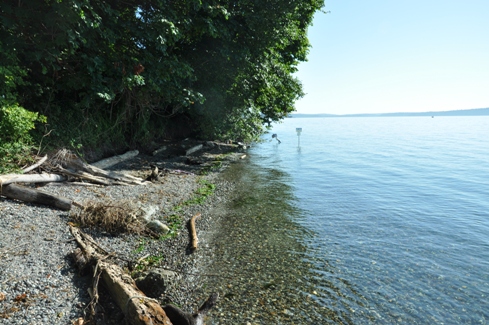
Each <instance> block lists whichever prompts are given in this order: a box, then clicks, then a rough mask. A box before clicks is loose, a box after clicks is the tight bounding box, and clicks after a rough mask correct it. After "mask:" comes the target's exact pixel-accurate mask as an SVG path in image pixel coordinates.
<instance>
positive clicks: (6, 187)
mask: <svg viewBox="0 0 489 325" xmlns="http://www.w3.org/2000/svg"><path fill="white" fill-rule="evenodd" d="M133 156H134V152H132V153H131V155H128V156H127V157H129V158H131V157H133ZM41 165H42V169H43V170H44V171H47V173H46V172H43V173H41V174H7V175H0V195H2V196H5V197H7V198H9V199H15V200H21V201H24V202H30V203H37V204H45V205H48V206H52V207H55V208H57V209H61V210H64V211H67V210H70V209H71V207H72V205H75V206H76V205H79V204H76V202H72V201H71V200H69V199H67V198H62V197H58V196H55V195H52V194H49V193H47V192H45V191H40V190H38V189H35V188H31V187H26V186H21V185H17V183H23V184H39V183H50V182H67V181H74V180H82V181H84V182H89V183H90V184H100V185H144V184H146V182H145V181H144V180H143V179H141V178H138V177H134V176H131V175H127V174H123V173H118V172H114V171H106V170H103V169H101V168H98V167H95V166H93V165H90V164H87V163H86V162H84V161H83V160H82V159H81V158H80V157H78V156H77V155H75V154H73V153H71V152H70V151H68V150H66V149H62V150H60V151H58V152H57V153H56V154H55V155H53V157H51V158H50V159H48V157H47V156H45V157H43V158H41V159H40V160H39V161H38V162H37V163H36V164H34V165H32V166H30V167H28V168H25V169H23V172H24V173H27V172H31V171H33V170H34V169H36V168H41Z"/></svg>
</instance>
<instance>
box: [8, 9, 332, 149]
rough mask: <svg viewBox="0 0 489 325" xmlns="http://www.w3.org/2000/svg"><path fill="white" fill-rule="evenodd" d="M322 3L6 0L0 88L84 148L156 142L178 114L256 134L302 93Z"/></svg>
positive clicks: (242, 134) (219, 128)
mask: <svg viewBox="0 0 489 325" xmlns="http://www.w3.org/2000/svg"><path fill="white" fill-rule="evenodd" d="M322 5H323V0H306V1H298V0H293V1H284V0H267V1H263V0H238V1H234V2H229V1H223V0H186V1H163V0H151V1H133V0H128V1H116V0H108V1H88V0H71V1H58V0H45V1H38V0H23V1H20V2H19V1H14V0H5V1H2V2H1V3H0V22H1V23H0V40H1V41H0V94H2V95H0V96H3V97H2V99H3V100H9V101H11V102H15V103H19V105H21V106H23V107H28V108H29V110H31V111H34V112H38V113H39V114H42V115H46V116H48V117H49V121H50V122H51V125H50V128H52V129H54V130H55V132H54V133H53V136H52V137H51V138H50V141H51V142H56V141H60V142H64V143H65V144H67V143H69V142H70V141H71V140H72V139H74V140H75V142H76V143H79V144H82V145H83V146H84V148H88V147H96V146H100V145H101V144H106V143H107V142H109V143H119V144H122V145H123V146H129V145H132V144H135V143H144V142H147V141H148V140H149V139H152V138H154V137H158V136H163V133H164V131H165V129H164V128H165V126H166V125H168V124H170V123H172V118H173V117H177V116H185V117H186V118H187V120H188V121H189V125H195V124H197V125H198V127H199V128H198V130H197V131H198V132H199V133H200V135H201V136H202V137H208V138H232V139H238V138H239V139H242V140H253V139H256V138H257V137H258V136H259V135H260V134H261V133H262V132H263V131H264V130H265V128H266V127H264V125H265V126H266V125H267V124H268V123H270V122H272V121H277V120H280V119H282V118H284V117H285V116H287V114H289V113H290V112H292V111H293V110H294V107H293V105H294V101H295V100H297V98H299V97H301V96H302V95H303V94H302V90H301V85H300V82H299V81H298V80H296V79H295V78H293V77H292V74H293V73H294V72H295V71H296V69H297V65H298V63H299V62H301V61H304V60H305V59H306V55H307V51H308V48H309V43H308V40H307V37H306V32H307V27H308V26H309V25H310V24H311V21H312V17H313V14H314V13H315V12H316V11H318V10H319V9H320V8H321V7H322ZM216 117H217V118H216ZM180 120H184V119H180ZM38 136H40V135H39V134H38ZM55 144H56V143H55Z"/></svg>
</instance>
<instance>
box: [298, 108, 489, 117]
mask: <svg viewBox="0 0 489 325" xmlns="http://www.w3.org/2000/svg"><path fill="white" fill-rule="evenodd" d="M482 115H489V108H475V109H462V110H455V111H441V112H415V113H408V112H404V113H402V112H401V113H381V114H345V115H335V114H291V115H290V117H292V118H304V117H382V116H482Z"/></svg>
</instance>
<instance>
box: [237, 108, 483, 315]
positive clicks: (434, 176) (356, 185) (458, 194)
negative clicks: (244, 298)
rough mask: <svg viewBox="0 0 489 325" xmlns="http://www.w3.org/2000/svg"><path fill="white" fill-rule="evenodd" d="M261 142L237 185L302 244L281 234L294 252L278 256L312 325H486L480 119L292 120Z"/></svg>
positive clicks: (251, 154)
mask: <svg viewBox="0 0 489 325" xmlns="http://www.w3.org/2000/svg"><path fill="white" fill-rule="evenodd" d="M296 127H302V129H303V131H302V134H301V137H300V146H299V144H298V140H299V139H298V137H297V134H296V132H295V128H296ZM272 133H277V134H278V138H279V139H280V140H281V141H282V143H281V144H278V143H277V141H275V139H274V140H273V141H268V139H271V135H267V136H266V139H267V142H265V143H262V144H259V145H257V146H255V147H254V148H252V149H251V150H250V151H249V155H250V158H249V161H248V162H247V163H246V164H243V166H241V167H240V168H241V169H240V175H248V176H245V178H246V177H248V179H249V178H250V177H251V178H253V177H255V178H254V180H253V182H254V183H253V182H251V183H253V184H254V185H253V186H254V187H255V188H256V189H255V191H257V192H260V193H263V191H264V192H266V193H268V194H269V197H275V196H276V195H278V196H279V197H278V198H274V200H275V203H273V202H272V203H273V204H272V206H273V208H274V209H273V211H274V212H273V213H276V214H278V215H282V216H283V217H284V218H286V219H287V220H289V221H290V222H292V223H295V224H296V225H297V227H298V228H303V229H304V233H306V234H308V235H301V234H298V233H294V232H288V233H287V234H288V236H291V237H293V238H294V239H295V240H296V241H297V242H298V243H299V244H300V245H302V246H301V248H300V249H299V248H297V249H296V248H294V249H290V248H288V250H289V252H290V251H291V250H292V251H296V252H300V253H298V254H297V255H296V257H297V258H296V259H297V263H299V262H300V263H301V265H302V266H301V267H305V268H307V272H306V273H301V276H302V277H303V278H302V279H299V280H298V281H299V282H300V283H303V286H304V287H303V288H300V287H299V288H297V287H296V290H298V291H303V292H308V293H311V292H312V295H309V296H307V297H308V298H309V297H312V299H313V301H314V304H317V306H319V308H318V307H317V306H316V307H314V310H315V311H316V312H317V313H319V314H321V316H319V317H320V319H321V320H322V321H321V322H322V323H324V324H327V323H345V324H489V302H488V301H489V300H488V295H489V117H435V118H430V117H402V118H398V117H385V118H374V117H372V118H310V119H309V118H302V119H299V118H295V119H294V118H293V119H287V120H286V121H285V122H284V123H282V124H279V125H276V126H275V127H274V129H273V130H272ZM249 175H255V176H253V177H252V176H249ZM260 179H261V180H262V183H260ZM253 186H251V187H253ZM281 187H285V188H286V190H277V191H274V189H276V188H281ZM245 188H246V186H245ZM258 188H261V190H257V189H258ZM247 195H248V196H250V195H252V194H250V193H248V194H247ZM281 196H282V197H281ZM257 200H258V199H257ZM245 201H246V200H245ZM257 202H258V201H256V200H254V201H252V202H251V201H250V202H249V206H248V209H249V210H251V211H253V206H256V205H257ZM277 202H281V204H278V203H277ZM258 205H259V204H258ZM270 205H271V204H270V202H268V203H266V202H265V203H263V202H262V207H261V208H260V209H262V210H263V206H270ZM241 208H242V206H241ZM251 213H252V214H256V210H255V211H253V212H251ZM271 213H272V212H271ZM265 217H266V216H265ZM275 253H276V252H275ZM230 254H231V253H230ZM240 254H242V253H240ZM287 263H290V262H287ZM301 267H300V268H301ZM297 268H298V266H297V265H293V266H292V265H291V272H292V269H294V270H296V269H297ZM237 272H238V271H237ZM292 273H293V272H292ZM306 287H307V289H306ZM311 287H312V288H314V289H311ZM290 290H291V289H290V288H288V289H283V291H284V293H285V294H290V292H287V291H290ZM306 310H307V308H306ZM306 313H310V312H309V311H306ZM299 322H300V321H299ZM299 322H297V321H290V322H288V321H287V320H286V319H282V320H280V321H276V322H269V323H270V324H288V323H290V324H298V323H299ZM244 323H246V322H244ZM249 323H250V324H253V322H249ZM256 323H257V324H258V323H259V324H262V323H263V324H264V323H266V322H265V321H263V320H261V321H256ZM303 323H305V324H307V322H305V321H303ZM316 323H317V321H316Z"/></svg>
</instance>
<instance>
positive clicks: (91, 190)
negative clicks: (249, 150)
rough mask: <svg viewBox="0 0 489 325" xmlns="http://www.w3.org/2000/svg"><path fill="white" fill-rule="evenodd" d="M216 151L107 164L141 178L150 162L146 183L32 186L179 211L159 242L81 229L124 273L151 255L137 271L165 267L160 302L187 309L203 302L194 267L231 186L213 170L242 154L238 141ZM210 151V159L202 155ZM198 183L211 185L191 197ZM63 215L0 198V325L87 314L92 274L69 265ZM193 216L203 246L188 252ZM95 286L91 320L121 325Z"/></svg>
mask: <svg viewBox="0 0 489 325" xmlns="http://www.w3.org/2000/svg"><path fill="white" fill-rule="evenodd" d="M223 148H224V147H221V146H216V147H213V148H212V150H210V149H208V150H205V149H206V148H204V150H202V151H200V152H197V153H195V154H194V155H192V157H190V158H191V159H189V157H185V156H181V155H174V154H171V153H170V154H168V152H165V151H162V152H161V153H158V154H157V155H154V156H153V155H151V154H149V155H144V154H139V155H138V156H136V157H134V158H132V159H130V160H127V161H124V162H121V163H119V164H116V165H114V166H112V167H110V168H109V169H110V170H114V171H119V172H124V173H128V174H131V175H133V176H137V177H141V178H145V177H146V176H148V175H149V174H150V173H151V169H150V165H151V164H152V165H156V166H157V167H158V168H159V171H160V179H159V180H158V181H155V182H151V183H148V184H147V185H140V186H95V185H71V184H69V183H63V184H57V183H50V184H47V185H45V186H42V187H41V188H39V189H40V190H42V191H45V192H48V193H50V194H54V195H57V196H61V197H65V198H68V199H70V200H72V201H76V202H79V203H83V202H88V201H92V202H93V201H100V202H125V201H130V202H132V203H137V204H140V205H141V206H151V207H153V208H155V209H156V211H157V212H156V218H157V219H159V220H160V221H161V222H163V223H165V222H167V221H168V218H171V217H172V216H175V215H178V216H179V217H180V218H181V219H182V220H181V226H180V227H178V228H177V232H176V233H175V234H174V235H173V236H169V238H165V239H162V238H160V239H158V238H156V239H155V238H150V237H147V236H144V235H142V234H137V233H134V234H112V233H107V232H105V231H103V230H102V229H96V228H94V229H83V230H84V231H85V232H86V233H88V234H89V235H91V236H92V237H93V238H94V239H95V241H96V242H97V243H98V244H99V245H100V246H101V247H103V249H104V250H106V251H107V252H110V253H112V254H113V256H114V257H113V262H114V263H117V264H119V265H120V266H121V267H122V268H123V269H125V270H127V271H128V273H131V272H133V274H134V270H132V267H131V264H132V265H134V264H135V263H136V264H137V263H138V261H139V262H140V261H142V260H145V259H146V260H149V258H148V257H153V259H152V260H151V263H149V265H148V263H146V266H145V267H144V268H143V269H141V273H142V274H143V275H144V273H145V272H146V273H147V272H149V271H151V270H164V271H166V272H169V274H171V275H172V276H171V279H170V280H169V281H168V283H166V284H165V285H166V287H165V288H162V289H161V293H162V294H161V296H160V297H158V299H159V301H160V302H161V303H162V304H165V303H172V304H175V305H177V306H179V307H180V308H181V309H182V310H184V311H185V312H193V311H195V310H196V309H198V307H199V306H200V305H201V304H202V303H203V302H204V301H205V299H207V296H205V295H204V294H202V293H200V292H202V290H201V285H202V284H201V282H200V281H199V277H200V274H199V272H200V268H199V266H200V265H202V264H203V263H204V261H203V259H204V258H208V257H206V256H205V254H203V253H202V250H203V249H205V247H206V246H209V245H210V243H209V240H210V236H209V235H207V234H209V233H211V229H212V228H214V227H217V226H218V220H217V218H214V217H213V215H212V214H211V213H210V211H212V210H213V209H214V208H215V207H216V206H219V205H223V204H224V202H225V201H226V199H227V197H228V196H229V194H230V193H232V191H233V188H234V186H235V184H233V183H232V182H229V181H226V180H223V179H220V178H219V172H220V171H222V170H223V169H225V168H226V166H227V165H228V164H230V163H232V161H233V160H237V159H239V158H243V155H244V153H243V152H242V150H240V149H239V148H238V147H237V146H235V147H232V148H231V147H229V146H226V147H225V148H224V149H223ZM209 151H212V156H206V155H207V154H209ZM216 157H217V163H216ZM199 159H200V161H197V162H196V160H199ZM202 184H212V185H213V193H212V195H208V196H206V197H205V200H198V201H195V200H194V199H195V197H196V195H198V193H199V188H201V187H202ZM73 209H76V208H75V207H73V208H72V210H73ZM70 212H71V211H61V210H57V209H55V208H51V207H48V206H43V205H37V204H30V203H25V202H21V201H16V200H10V199H7V198H4V197H0V323H2V324H74V323H75V322H76V321H78V320H80V319H85V320H88V319H89V318H90V308H89V304H90V301H91V300H92V298H91V295H90V288H91V286H92V276H91V275H90V274H88V275H87V274H80V272H79V270H77V268H76V266H75V263H74V260H73V257H72V253H73V251H74V250H75V249H76V248H77V243H76V242H75V241H74V239H73V237H72V235H71V234H70V231H69V226H68V223H69V222H71V221H72V214H71V213H70ZM197 213H200V214H201V217H200V218H199V219H198V221H197V233H198V235H199V245H201V246H202V247H203V248H202V249H200V246H199V249H197V250H196V251H195V252H191V251H190V250H189V240H190V236H189V231H188V229H187V227H186V225H187V223H188V221H189V220H190V219H191V218H192V216H194V215H195V214H197ZM204 264H205V263H204ZM209 276H212V275H209ZM99 290H100V292H99V295H100V298H99V303H98V304H97V307H96V315H95V316H94V317H92V320H91V324H122V323H123V322H124V316H123V314H122V312H121V311H120V309H119V308H118V307H117V306H115V304H114V303H113V302H112V301H111V298H110V297H109V296H108V294H107V292H105V290H104V288H103V286H100V289H99Z"/></svg>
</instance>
